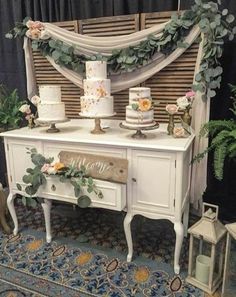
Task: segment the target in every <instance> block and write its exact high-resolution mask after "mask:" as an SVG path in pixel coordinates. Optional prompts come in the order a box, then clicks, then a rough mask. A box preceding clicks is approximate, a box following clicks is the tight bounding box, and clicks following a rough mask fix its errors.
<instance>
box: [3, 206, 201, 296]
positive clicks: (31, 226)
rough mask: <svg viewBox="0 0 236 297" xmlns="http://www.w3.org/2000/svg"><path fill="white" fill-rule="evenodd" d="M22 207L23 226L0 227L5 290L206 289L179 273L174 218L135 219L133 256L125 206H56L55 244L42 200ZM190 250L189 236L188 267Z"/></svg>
mask: <svg viewBox="0 0 236 297" xmlns="http://www.w3.org/2000/svg"><path fill="white" fill-rule="evenodd" d="M67 212H68V215H67ZM17 215H18V218H19V226H20V227H21V230H20V233H19V234H18V235H16V236H12V235H11V236H8V235H5V234H3V233H0V296H7V297H18V296H27V297H28V296H34V297H37V296H66V297H67V296H68V297H70V296H81V297H84V296H103V297H105V296H107V297H120V296H122V297H125V296H130V297H131V296H137V297H139V296H153V297H154V296H160V297H161V296H171V297H202V296H203V293H202V292H201V291H200V290H198V289H196V288H194V287H192V286H190V285H188V284H186V283H185V282H184V277H185V274H184V273H183V274H181V275H180V276H177V275H174V272H173V268H172V267H173V266H172V258H173V250H174V233H173V232H172V229H173V228H172V226H171V225H170V224H169V223H168V222H164V221H163V222H160V221H159V224H156V221H155V222H154V221H151V222H150V221H149V220H143V218H142V217H138V218H137V219H136V220H135V221H134V224H133V225H132V228H133V229H134V230H133V231H134V233H133V234H134V251H135V255H134V260H133V261H132V262H131V263H127V262H126V253H127V250H126V249H127V247H126V243H125V238H124V233H123V226H122V223H123V217H124V214H118V213H114V212H109V211H103V210H100V209H99V210H98V209H97V210H96V209H86V210H77V209H76V210H74V211H73V209H72V208H71V206H70V207H67V209H62V208H61V207H54V209H53V213H52V230H53V237H54V240H53V241H52V243H50V244H48V243H46V242H45V232H44V220H43V216H42V212H41V209H40V208H39V209H36V210H26V209H25V208H24V207H23V206H21V205H19V206H18V207H17ZM154 225H155V226H154ZM157 227H158V228H157ZM156 228H157V229H156ZM150 239H151V240H150ZM186 251H187V241H185V243H184V248H183V252H182V257H181V264H182V267H183V268H184V269H185V268H186V263H187V258H186V257H187V254H186Z"/></svg>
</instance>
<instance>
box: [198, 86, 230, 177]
mask: <svg viewBox="0 0 236 297" xmlns="http://www.w3.org/2000/svg"><path fill="white" fill-rule="evenodd" d="M230 88H231V92H232V94H233V97H232V99H233V108H231V109H230V110H231V111H232V113H233V115H234V118H232V119H230V120H212V121H209V122H208V123H206V124H204V125H203V126H202V128H201V130H200V137H207V136H209V137H210V138H211V143H210V145H209V146H208V147H207V149H206V150H205V151H203V152H202V153H200V154H198V155H196V156H195V157H194V159H193V162H194V161H200V160H201V159H202V158H204V156H205V155H206V154H207V153H209V152H210V151H212V152H213V155H214V163H213V170H214V175H215V177H216V178H217V179H218V180H220V181H221V180H222V179H223V172H224V171H223V169H224V163H225V160H226V159H230V160H233V161H235V160H236V85H230Z"/></svg>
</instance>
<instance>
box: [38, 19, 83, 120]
mask: <svg viewBox="0 0 236 297" xmlns="http://www.w3.org/2000/svg"><path fill="white" fill-rule="evenodd" d="M55 25H57V26H59V27H61V28H64V29H66V30H68V31H73V32H78V22H77V21H70V22H62V23H55ZM33 60H34V67H35V74H36V82H37V86H39V85H45V84H53V85H61V91H62V101H63V102H65V106H66V115H67V117H69V118H76V117H78V116H79V115H78V114H79V111H80V101H79V98H80V96H81V95H82V91H81V89H80V88H78V87H77V86H76V85H74V84H73V83H72V82H71V81H69V80H68V79H66V78H65V77H64V76H63V75H61V74H60V73H59V72H58V71H57V70H56V69H55V68H54V67H53V66H51V64H50V63H49V62H48V61H47V59H46V58H44V57H43V56H42V55H41V54H40V52H39V51H33Z"/></svg>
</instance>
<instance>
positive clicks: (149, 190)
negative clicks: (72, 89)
mask: <svg viewBox="0 0 236 297" xmlns="http://www.w3.org/2000/svg"><path fill="white" fill-rule="evenodd" d="M119 123H120V121H117V120H103V121H102V125H104V126H106V133H105V134H100V135H94V134H91V133H90V131H91V129H92V128H93V126H94V122H93V120H71V121H70V122H68V123H63V124H58V127H59V128H60V130H61V132H60V133H53V134H51V133H47V132H46V128H45V127H38V128H34V129H29V128H28V127H25V128H22V129H18V130H14V131H8V132H5V133H2V134H1V136H3V137H4V142H5V152H6V159H7V168H8V180H9V187H10V194H9V197H8V207H9V210H10V213H11V216H12V219H13V221H14V234H17V232H18V221H17V216H16V212H15V209H14V197H15V194H16V193H21V194H24V193H22V192H20V191H19V190H18V189H17V187H16V183H19V184H21V185H22V186H23V187H24V186H25V185H24V184H23V182H22V176H23V175H24V174H25V170H26V168H28V167H31V166H32V164H31V160H30V155H29V154H26V148H36V149H37V151H38V152H39V153H42V154H43V155H44V156H47V157H54V158H55V159H56V160H57V159H58V154H59V153H60V152H61V151H72V152H84V153H91V154H96V155H103V156H111V157H119V158H125V159H127V160H128V164H129V165H128V180H127V184H119V183H114V182H109V181H102V180H96V184H97V186H98V187H99V188H100V189H101V190H102V192H103V195H104V198H103V199H99V198H97V197H96V195H92V196H91V199H92V204H91V207H102V208H107V209H112V210H116V211H121V210H125V211H126V212H127V215H126V217H125V220H124V230H125V235H126V239H127V245H128V256H127V261H131V260H132V255H133V245H132V234H131V228H130V225H131V221H132V218H133V217H134V216H135V215H137V214H140V215H143V216H145V217H148V218H151V219H168V220H170V221H171V222H172V223H173V224H174V230H175V233H176V245H175V254H174V270H175V272H176V273H179V270H180V267H179V257H180V251H181V246H182V242H183V236H184V232H185V231H186V230H187V225H188V212H189V199H188V195H189V185H190V171H191V166H190V160H191V150H192V142H193V139H194V134H193V133H192V134H191V135H190V136H189V137H187V138H178V139H177V138H173V137H171V136H168V135H167V133H166V125H164V124H163V125H160V128H159V129H157V130H153V131H145V134H146V135H147V138H146V139H133V138H131V135H132V133H133V131H129V130H124V129H121V128H119ZM38 195H39V196H41V197H42V198H44V203H42V207H43V210H44V216H45V224H46V239H47V241H48V242H50V241H51V225H50V208H51V201H52V200H59V201H66V202H70V203H74V204H76V203H77V198H76V197H75V196H74V194H73V190H72V189H71V187H70V186H69V185H66V184H62V183H60V182H58V180H57V179H56V178H55V177H49V178H48V181H47V183H46V185H45V186H42V187H41V189H40V190H39V192H38Z"/></svg>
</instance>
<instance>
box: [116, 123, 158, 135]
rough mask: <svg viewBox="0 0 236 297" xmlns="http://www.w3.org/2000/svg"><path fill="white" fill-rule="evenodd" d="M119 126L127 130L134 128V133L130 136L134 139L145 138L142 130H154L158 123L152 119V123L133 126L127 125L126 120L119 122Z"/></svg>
mask: <svg viewBox="0 0 236 297" xmlns="http://www.w3.org/2000/svg"><path fill="white" fill-rule="evenodd" d="M120 127H121V128H123V129H128V130H136V133H134V134H132V136H131V137H132V138H135V139H145V138H147V135H146V134H143V133H142V131H149V130H154V129H157V128H159V124H158V123H157V122H155V121H153V124H150V126H140V127H134V126H129V124H127V123H126V122H122V123H120Z"/></svg>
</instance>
